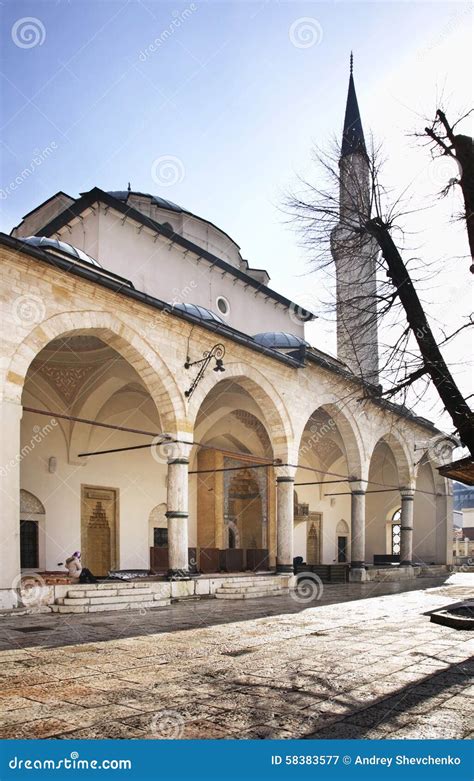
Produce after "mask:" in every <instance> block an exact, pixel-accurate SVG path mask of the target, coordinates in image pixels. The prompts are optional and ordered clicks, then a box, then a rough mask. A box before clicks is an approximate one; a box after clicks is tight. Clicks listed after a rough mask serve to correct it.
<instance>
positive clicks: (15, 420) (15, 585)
mask: <svg viewBox="0 0 474 781" xmlns="http://www.w3.org/2000/svg"><path fill="white" fill-rule="evenodd" d="M22 414H23V410H22V407H21V404H17V403H15V402H12V401H2V402H0V431H1V434H0V443H1V444H0V608H7V609H9V608H12V607H16V605H17V596H16V590H17V589H19V588H20V461H21V453H20V421H21V416H22Z"/></svg>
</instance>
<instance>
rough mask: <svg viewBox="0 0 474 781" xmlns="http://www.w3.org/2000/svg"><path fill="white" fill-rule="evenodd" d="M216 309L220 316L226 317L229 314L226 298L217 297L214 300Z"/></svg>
mask: <svg viewBox="0 0 474 781" xmlns="http://www.w3.org/2000/svg"><path fill="white" fill-rule="evenodd" d="M216 304H217V308H218V310H219V312H220V314H221V315H228V314H229V312H230V304H229V302H228V301H227V298H224V296H219V297H218V298H217V299H216Z"/></svg>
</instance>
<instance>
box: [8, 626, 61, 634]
mask: <svg viewBox="0 0 474 781" xmlns="http://www.w3.org/2000/svg"><path fill="white" fill-rule="evenodd" d="M52 629H53V627H52V626H21V627H20V626H16V627H15V628H14V629H13V630H12V631H13V632H25V633H26V632H51V630H52Z"/></svg>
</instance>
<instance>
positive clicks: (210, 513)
mask: <svg viewBox="0 0 474 781" xmlns="http://www.w3.org/2000/svg"><path fill="white" fill-rule="evenodd" d="M242 371H244V367H243V366H242V365H240V364H238V365H236V364H231V365H230V371H229V373H227V365H226V375H225V377H224V378H223V379H222V380H220V381H219V382H217V383H216V381H215V379H214V378H213V377H211V378H210V380H209V381H208V383H207V385H206V386H204V387H203V388H202V389H201V390H200V394H199V396H198V398H197V400H195V401H194V402H193V405H192V409H191V411H190V415H192V416H193V421H194V442H195V443H196V447H195V451H194V454H193V458H192V462H191V463H192V472H193V473H194V474H193V475H192V478H191V481H190V491H191V506H193V507H194V515H193V516H192V518H191V529H192V531H191V533H192V534H194V535H195V536H196V539H197V544H198V547H199V548H200V549H201V551H206V555H209V556H211V555H216V554H215V553H214V551H223V552H224V553H223V554H222V555H224V556H225V555H226V554H225V552H226V551H227V550H232V551H233V553H232V557H233V560H234V561H236V562H238V561H239V556H240V557H241V559H242V562H243V563H242V564H241V565H239V564H238V563H237V565H236V566H242V567H243V566H247V567H249V566H250V568H252V567H253V565H249V562H250V558H252V561H253V560H257V561H258V560H259V557H260V560H261V562H262V566H263V565H264V564H265V562H267V566H268V560H270V561H271V562H273V563H274V560H275V551H276V529H275V494H274V491H275V489H274V485H275V482H274V481H275V473H274V468H273V461H274V459H275V458H280V460H284V461H285V462H286V460H287V459H288V454H289V442H288V438H289V436H290V434H291V428H290V425H289V420H288V416H287V415H286V410H285V409H284V408H283V407H282V405H281V400H279V399H278V396H277V395H276V394H275V393H273V397H274V398H273V397H270V396H269V393H270V392H271V391H272V389H271V388H270V387H268V384H267V383H265V381H264V380H263V379H262V378H261V377H260V376H259V373H258V372H255V370H249V373H250V374H251V375H252V376H251V377H249V376H243V375H242V373H241V372H242ZM228 375H230V376H228ZM257 380H258V383H257ZM260 382H261V383H262V384H260ZM263 385H266V387H263ZM206 389H207V390H206ZM198 405H199V406H198ZM280 412H282V413H283V414H284V415H285V418H286V419H284V418H282V415H281V414H280ZM196 473H197V474H196ZM193 529H194V531H193ZM255 557H256V558H255ZM246 559H247V562H246Z"/></svg>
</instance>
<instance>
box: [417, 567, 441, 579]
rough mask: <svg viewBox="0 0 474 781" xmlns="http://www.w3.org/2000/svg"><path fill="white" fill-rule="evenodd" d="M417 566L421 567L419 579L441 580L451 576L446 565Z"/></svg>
mask: <svg viewBox="0 0 474 781" xmlns="http://www.w3.org/2000/svg"><path fill="white" fill-rule="evenodd" d="M416 566H419V567H421V569H420V574H419V575H418V577H419V578H439V577H443V576H448V575H449V570H448V567H447V566H446V564H430V565H423V564H421V565H420V564H418V565H416Z"/></svg>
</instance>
